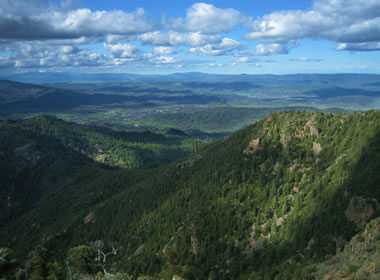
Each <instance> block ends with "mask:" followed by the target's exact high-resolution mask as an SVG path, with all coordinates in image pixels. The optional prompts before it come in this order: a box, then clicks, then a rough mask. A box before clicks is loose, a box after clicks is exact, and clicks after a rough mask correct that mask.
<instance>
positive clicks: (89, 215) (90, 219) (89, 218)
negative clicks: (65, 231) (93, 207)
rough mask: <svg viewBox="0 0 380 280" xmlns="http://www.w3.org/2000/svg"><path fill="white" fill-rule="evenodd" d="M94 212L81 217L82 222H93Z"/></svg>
mask: <svg viewBox="0 0 380 280" xmlns="http://www.w3.org/2000/svg"><path fill="white" fill-rule="evenodd" d="M95 220H96V218H95V213H94V212H90V213H88V215H87V216H86V217H85V218H84V219H83V222H84V224H86V225H88V224H91V223H95Z"/></svg>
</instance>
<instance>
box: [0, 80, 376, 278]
mask: <svg viewBox="0 0 380 280" xmlns="http://www.w3.org/2000/svg"><path fill="white" fill-rule="evenodd" d="M46 75H48V74H44V73H43V74H41V75H36V74H35V75H34V76H33V77H31V78H30V79H31V81H32V80H33V81H35V82H34V84H28V83H25V81H28V78H27V77H28V76H27V74H23V81H24V83H20V82H15V81H9V80H2V81H0V98H1V99H0V117H1V120H0V129H1V134H0V159H1V161H0V172H1V173H0V177H1V180H0V192H1V196H0V213H1V214H0V256H1V262H0V269H1V270H0V273H2V274H1V277H3V275H4V277H5V279H20V278H17V277H24V276H25V275H29V276H28V277H30V279H140V280H142V279H344V278H345V277H353V278H352V279H377V278H376V277H379V276H380V270H379V267H378V265H377V263H378V259H379V258H378V252H379V248H380V247H379V246H380V238H379V235H380V227H379V223H378V217H379V216H380V192H379V190H380V189H379V184H380V177H379V176H380V175H379V172H378V170H379V167H380V162H379V158H380V145H379V144H380V113H379V111H378V109H379V107H380V105H379V104H380V103H379V102H380V88H379V87H378V84H377V83H378V81H379V80H380V76H378V75H350V74H342V75H284V76H281V75H279V76H273V75H252V76H250V75H208V74H200V73H187V74H173V75H168V76H164V77H157V76H139V75H130V76H125V75H124V76H123V75H121V74H120V75H116V74H115V75H112V76H110V75H108V76H107V75H105V76H102V75H85V76H78V75H76V76H73V75H69V74H66V75H67V80H65V79H66V78H65V77H66V76H65V75H61V76H57V77H60V80H59V81H58V80H56V81H54V80H52V76H46ZM8 78H13V79H14V80H17V77H16V76H13V77H8ZM76 79H78V80H76ZM102 79H103V80H102ZM48 81H50V82H48ZM376 218H377V219H376ZM105 255H107V257H106V258H105V257H104V256H105ZM41 275H42V276H41ZM329 277H330V278H329ZM358 277H359V278H358ZM360 277H361V278H360ZM365 277H367V278H365ZM371 277H372V278H371Z"/></svg>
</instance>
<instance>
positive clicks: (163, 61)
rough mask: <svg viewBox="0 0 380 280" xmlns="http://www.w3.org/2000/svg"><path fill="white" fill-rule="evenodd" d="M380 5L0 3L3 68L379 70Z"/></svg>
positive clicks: (328, 1)
mask: <svg viewBox="0 0 380 280" xmlns="http://www.w3.org/2000/svg"><path fill="white" fill-rule="evenodd" d="M379 61H380V0H314V1H306V0H305V1H301V0H298V1H295V0H293V1H283V0H281V1H274V0H266V1H257V0H252V1H246V0H234V1H205V2H197V1H189V0H182V1H167V0H128V1H120V0H119V1H117V0H107V1H97V0H81V1H75V0H61V1H58V0H55V1H52V0H0V72H5V73H10V72H32V71H54V72H56V71H71V72H125V73H140V74H151V73H154V74H166V73H173V72H189V71H200V72H208V73H231V74H240V73H248V74H264V73H270V74H289V73H347V72H349V73H380V63H379Z"/></svg>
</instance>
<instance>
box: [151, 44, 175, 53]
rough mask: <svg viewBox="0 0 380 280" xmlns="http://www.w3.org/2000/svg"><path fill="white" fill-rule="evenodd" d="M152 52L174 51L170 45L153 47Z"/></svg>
mask: <svg viewBox="0 0 380 280" xmlns="http://www.w3.org/2000/svg"><path fill="white" fill-rule="evenodd" d="M153 52H154V53H155V54H173V53H175V51H174V50H173V49H172V48H171V47H163V46H160V47H155V48H154V50H153Z"/></svg>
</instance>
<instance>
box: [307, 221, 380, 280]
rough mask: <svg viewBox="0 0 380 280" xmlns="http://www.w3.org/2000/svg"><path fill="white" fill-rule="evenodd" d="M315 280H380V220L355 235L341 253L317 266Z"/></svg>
mask: <svg viewBox="0 0 380 280" xmlns="http://www.w3.org/2000/svg"><path fill="white" fill-rule="evenodd" d="M313 276H314V277H315V279H324V280H332V279H380V218H376V219H373V220H372V221H371V222H369V223H368V224H367V226H366V227H365V229H364V230H363V231H362V232H360V233H359V234H357V235H355V236H354V237H353V238H352V240H351V241H350V242H349V243H348V244H347V245H346V247H345V248H344V250H343V251H339V252H338V254H337V255H336V256H334V257H333V258H331V259H329V260H327V261H325V262H324V263H322V264H319V265H317V267H316V269H315V272H314V273H313Z"/></svg>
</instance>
